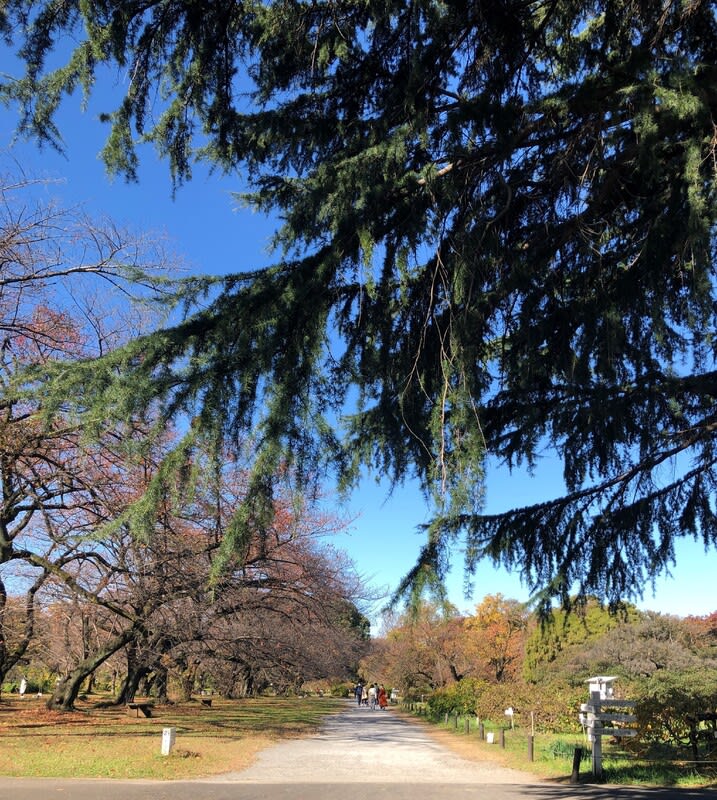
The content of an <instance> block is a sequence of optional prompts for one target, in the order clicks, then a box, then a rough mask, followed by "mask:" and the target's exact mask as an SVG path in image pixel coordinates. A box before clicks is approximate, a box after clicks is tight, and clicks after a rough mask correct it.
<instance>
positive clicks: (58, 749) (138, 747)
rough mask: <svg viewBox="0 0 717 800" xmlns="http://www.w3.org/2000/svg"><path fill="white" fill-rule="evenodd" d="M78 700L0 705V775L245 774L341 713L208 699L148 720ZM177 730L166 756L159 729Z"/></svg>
mask: <svg viewBox="0 0 717 800" xmlns="http://www.w3.org/2000/svg"><path fill="white" fill-rule="evenodd" d="M101 699H102V698H99V697H90V698H89V699H88V700H86V701H78V703H77V711H75V712H73V713H59V712H51V711H48V710H47V709H46V708H45V702H44V698H35V697H25V698H23V699H22V700H21V699H20V698H19V697H16V696H8V695H4V696H3V697H2V699H0V775H4V776H11V777H38V778H41V777H42V778H44V777H72V778H148V779H158V780H173V779H174V780H176V779H183V778H198V777H204V776H207V775H216V774H219V773H222V772H232V771H234V770H239V769H243V768H245V767H246V766H248V765H249V764H251V763H252V761H253V760H254V758H255V756H256V754H257V753H258V752H259V751H260V750H262V749H263V748H265V747H267V746H268V745H270V744H272V743H273V742H275V741H277V740H279V739H282V738H288V737H295V736H303V735H306V734H308V733H311V732H313V731H315V730H316V729H317V728H318V726H319V725H320V723H321V720H322V719H323V718H324V717H325V716H326V715H327V714H331V713H334V712H337V711H339V710H341V709H343V708H344V707H345V705H344V703H343V702H342V701H339V700H335V699H332V698H318V697H311V698H298V697H297V698H279V697H270V698H257V699H254V698H252V699H247V700H222V699H220V698H213V702H212V705H211V707H210V708H208V707H206V706H204V705H201V704H200V703H199V702H198V701H197V702H192V703H185V704H181V705H180V704H175V705H168V706H154V708H153V710H152V717H150V718H146V717H142V716H140V717H139V718H138V717H137V716H136V714H135V712H134V711H132V712H130V713H128V712H127V711H126V710H125V709H124V707H123V708H99V707H97V703H98V701H100V700H101ZM168 727H173V728H176V743H175V747H174V749H173V751H172V753H171V754H170V755H169V756H163V755H162V754H161V748H162V731H163V729H164V728H168Z"/></svg>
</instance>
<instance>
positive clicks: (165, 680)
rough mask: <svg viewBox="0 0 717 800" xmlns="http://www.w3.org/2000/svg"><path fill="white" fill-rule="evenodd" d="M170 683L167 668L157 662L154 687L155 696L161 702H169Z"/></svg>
mask: <svg viewBox="0 0 717 800" xmlns="http://www.w3.org/2000/svg"><path fill="white" fill-rule="evenodd" d="M168 684H169V676H168V673H167V670H166V668H165V667H163V666H161V665H159V664H157V665H156V666H155V671H154V687H155V697H156V698H157V702H158V703H160V704H165V703H168V702H169V694H168Z"/></svg>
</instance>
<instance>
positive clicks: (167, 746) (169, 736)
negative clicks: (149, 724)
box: [162, 728, 177, 756]
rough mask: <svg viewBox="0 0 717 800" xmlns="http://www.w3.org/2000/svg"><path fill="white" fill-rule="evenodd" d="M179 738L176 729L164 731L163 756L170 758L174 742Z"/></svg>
mask: <svg viewBox="0 0 717 800" xmlns="http://www.w3.org/2000/svg"><path fill="white" fill-rule="evenodd" d="M176 737H177V729H176V728H163V729H162V755H163V756H168V755H169V754H170V753H171V752H172V748H173V747H174V740H175V739H176Z"/></svg>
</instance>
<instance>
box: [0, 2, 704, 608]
mask: <svg viewBox="0 0 717 800" xmlns="http://www.w3.org/2000/svg"><path fill="white" fill-rule="evenodd" d="M0 27H1V30H2V32H3V34H4V36H5V39H6V41H7V42H8V43H9V44H13V45H14V46H15V47H16V48H17V52H18V54H19V56H20V59H21V61H22V62H23V63H24V65H25V67H26V71H25V74H24V75H21V76H17V77H16V78H13V79H10V78H6V79H4V80H3V86H2V95H1V96H2V97H3V99H4V100H5V101H6V102H8V103H16V104H17V107H18V108H19V112H20V116H19V119H20V129H21V130H22V131H23V132H25V133H28V134H31V135H35V136H38V137H39V138H40V140H42V141H45V142H51V143H53V144H55V145H58V146H61V132H60V131H59V130H58V128H57V127H56V124H55V112H56V111H57V109H58V107H59V105H60V103H61V102H62V100H63V98H65V96H66V95H70V94H72V93H73V92H74V91H75V90H77V89H78V88H81V89H82V91H83V92H85V93H91V92H92V91H93V88H94V84H95V80H96V79H98V76H101V75H102V74H105V73H104V70H105V68H106V65H109V66H112V67H115V68H116V69H117V70H118V75H119V76H120V79H121V82H123V92H124V93H123V95H122V96H121V97H117V102H116V104H115V105H114V106H113V107H109V108H108V109H107V113H106V115H105V117H104V120H105V122H107V124H108V125H109V129H108V130H109V133H108V138H107V146H106V148H105V150H104V158H105V160H106V162H107V165H108V168H109V169H110V170H111V171H113V172H117V173H122V174H124V175H126V176H127V177H128V178H130V179H132V178H135V177H136V174H137V163H138V161H137V159H138V157H139V154H141V150H140V149H138V145H139V144H141V143H143V142H150V143H153V144H154V145H155V146H156V147H157V149H158V151H159V153H160V154H161V155H162V156H164V157H166V159H167V161H168V163H169V168H170V172H171V176H172V179H173V181H174V183H175V184H176V185H180V184H181V183H182V182H183V181H185V180H187V179H189V178H191V171H192V166H193V164H195V163H196V162H197V161H198V160H209V161H210V162H211V163H212V164H213V165H215V166H216V167H217V168H219V169H221V170H225V171H226V172H228V173H234V172H236V173H237V174H240V175H241V176H242V178H243V180H245V181H246V182H247V184H248V186H249V189H248V191H247V192H246V194H245V197H244V199H245V200H246V202H247V203H248V204H249V205H251V206H253V207H255V208H258V209H260V210H262V211H271V212H273V213H275V214H276V215H277V217H278V218H280V219H281V220H282V223H281V227H280V228H279V230H278V231H277V234H276V245H277V251H276V252H277V260H276V263H275V265H274V266H273V267H271V268H268V269H263V270H260V271H256V272H252V273H245V274H237V275H232V276H230V277H228V278H226V279H223V280H221V281H214V282H213V283H212V282H211V281H208V282H205V283H203V282H201V281H195V282H193V283H191V282H190V284H189V285H188V287H187V289H186V292H185V294H184V295H183V299H184V300H187V301H188V303H189V305H188V306H187V308H188V311H187V315H186V318H185V319H184V320H183V321H182V322H181V323H179V324H177V325H176V326H174V327H172V328H169V329H165V330H161V331H159V332H157V333H155V334H152V335H149V336H146V337H143V338H141V339H138V340H136V341H134V342H133V343H131V344H130V345H129V346H127V347H126V348H124V349H121V350H117V351H116V352H114V353H113V354H110V355H108V356H106V357H105V358H104V359H102V360H101V361H100V362H99V363H91V364H80V365H79V366H78V368H77V369H76V370H74V371H67V370H66V369H63V370H62V371H58V372H57V373H55V374H52V373H50V374H49V375H48V376H47V380H46V381H44V382H43V383H42V385H41V386H40V391H43V392H44V402H45V404H46V405H47V407H51V405H52V403H53V402H56V403H60V402H65V401H66V399H67V398H68V397H71V398H75V400H76V403H77V407H78V408H79V409H81V410H82V411H84V412H85V413H86V414H88V415H89V416H90V418H91V419H97V420H99V419H104V418H106V417H110V418H111V417H112V416H114V415H118V416H120V417H122V416H127V415H131V414H139V413H141V412H142V411H143V410H144V409H146V408H148V407H150V406H152V407H155V408H157V409H159V412H160V413H161V414H162V415H163V416H164V418H165V419H169V418H171V417H176V416H177V415H179V414H186V415H187V416H188V417H189V418H191V419H192V420H193V421H194V422H193V427H192V432H193V433H191V434H190V437H191V435H199V432H200V431H202V432H205V433H206V432H207V431H211V432H212V435H215V436H217V437H221V438H224V439H229V440H232V439H233V440H238V439H239V438H240V435H241V434H242V433H243V432H244V431H246V430H252V431H253V435H254V437H255V442H256V446H255V454H256V463H255V470H254V477H253V481H254V486H253V491H252V492H250V493H249V495H248V497H249V498H250V501H249V502H251V503H252V506H251V507H247V508H244V509H242V510H240V512H239V514H238V517H237V525H236V526H235V538H237V539H240V538H241V534H240V531H241V528H242V525H247V524H248V521H249V520H256V519H260V518H261V511H260V505H261V503H260V502H259V501H260V500H261V499H262V498H265V499H268V498H269V496H270V495H271V490H272V486H271V484H272V481H273V480H274V476H276V474H277V473H278V471H279V468H280V466H281V467H282V468H286V467H290V468H291V472H292V474H293V475H294V476H296V478H297V479H298V480H299V481H301V482H302V483H303V484H305V485H307V484H309V483H311V481H314V480H319V479H320V478H321V476H322V474H323V470H324V469H326V468H331V469H334V470H335V472H336V474H337V475H338V476H339V478H340V480H341V481H342V482H343V483H344V484H345V485H347V486H350V485H353V484H354V483H355V482H356V480H357V479H358V476H359V474H360V472H361V469H362V468H364V467H370V468H372V469H374V470H376V471H378V472H379V473H381V474H385V475H387V476H389V477H390V479H391V480H393V481H395V482H401V481H403V480H405V479H418V480H419V481H420V482H421V484H422V486H423V487H424V489H425V490H426V492H427V494H428V495H429V496H431V497H433V498H434V499H435V502H436V506H435V517H434V521H433V523H432V524H431V525H430V526H429V528H428V540H427V544H426V546H425V548H424V549H423V552H422V554H421V556H420V561H419V564H418V565H417V568H416V570H415V571H414V572H413V573H412V574H411V575H410V576H409V578H410V579H411V580H413V581H414V583H415V581H416V580H418V581H419V584H420V580H421V578H422V577H425V576H431V575H435V574H438V575H440V574H441V572H442V570H444V569H445V565H446V559H447V558H448V555H449V553H450V552H451V549H452V545H454V544H455V543H456V542H457V541H463V542H464V543H465V545H466V552H467V566H468V568H469V569H470V568H471V567H472V566H474V565H475V563H476V562H477V560H478V559H481V558H485V557H487V558H490V559H493V560H494V561H496V562H502V563H503V564H504V565H505V566H507V567H508V568H509V569H516V570H519V571H520V572H521V573H522V575H523V577H524V578H525V579H526V581H527V582H528V584H529V585H530V586H531V587H532V588H533V589H536V590H541V591H542V592H543V598H544V601H545V602H546V603H549V602H550V599H551V598H553V597H556V596H557V597H560V598H562V599H563V600H566V599H567V598H568V597H569V596H570V593H571V592H573V591H574V590H575V589H576V588H577V590H578V594H583V595H584V594H587V593H592V594H595V595H598V596H600V597H603V598H607V599H608V600H609V601H611V602H617V601H618V600H619V599H620V598H623V597H630V596H634V595H635V593H639V592H640V591H641V588H642V586H643V585H644V583H645V581H646V580H649V579H650V578H651V577H654V576H655V575H657V574H659V573H660V572H661V571H663V570H665V569H666V568H668V567H669V566H670V564H671V563H672V562H673V560H674V544H675V541H676V539H678V538H679V537H681V536H695V537H701V538H702V539H703V540H704V543H705V546H706V547H711V546H713V545H714V544H715V541H716V539H717V527H716V525H715V523H716V520H715V509H714V498H713V492H714V482H715V477H716V474H715V458H716V457H717V456H716V455H715V449H714V430H715V425H716V424H717V416H716V414H715V404H714V395H715V392H717V372H716V371H715V352H714V344H713V341H714V336H713V332H714V325H715V287H714V265H713V261H714V225H715V215H716V207H715V196H716V195H715V145H716V143H717V135H716V134H715V131H716V130H717V127H716V126H715V111H716V110H717V67H716V66H715V64H717V19H716V17H715V4H714V3H713V2H707V1H706V0H659V2H658V0H595V1H594V2H588V1H587V0H535V2H525V0H503V1H502V2H498V3H496V2H490V3H483V2H471V3H467V2H460V1H459V2H451V3H443V2H429V1H428V0H412V2H406V1H405V0H362V2H344V0H327V1H325V2H315V0H312V1H311V2H300V1H299V0H280V1H278V2H263V3H261V2H257V1H256V0H247V1H246V2H241V1H240V0H236V1H235V2H223V3H217V4H211V5H208V4H206V3H202V2H200V0H181V2H180V0H148V1H147V2H143V3H134V2H125V3H113V2H109V1H108V0H104V1H103V2H93V3H81V2H78V0H65V1H64V2H62V3H57V2H54V0H52V1H51V0H36V1H35V2H32V0H7V2H5V3H4V4H3V7H2V10H0ZM70 33H71V34H72V41H73V42H76V43H77V45H76V47H75V48H74V50H72V51H71V52H68V51H67V42H68V41H69V36H68V35H69V34H70ZM58 53H59V54H60V55H61V56H65V57H66V58H64V59H63V65H62V66H60V67H59V68H56V69H50V68H49V67H48V65H49V64H52V65H53V66H54V65H55V64H56V63H57V55H58ZM210 285H211V291H210V293H209V295H208V298H207V299H206V300H205V302H204V304H203V305H202V306H201V307H197V306H194V305H192V302H191V301H192V300H193V299H196V298H197V297H198V296H199V293H200V291H201V290H203V289H208V288H209V287H210ZM192 292H194V293H195V294H194V295H192ZM544 449H550V450H552V451H554V452H556V453H557V454H558V455H559V456H560V457H561V458H562V461H563V463H564V476H565V482H566V487H567V493H566V494H565V496H562V497H559V498H557V499H550V500H546V501H545V502H544V503H541V504H538V505H535V506H531V507H528V508H516V509H514V510H511V511H509V512H507V513H503V514H498V515H485V514H484V513H482V496H483V495H482V488H483V485H484V479H485V476H484V470H483V465H484V458H485V455H486V453H489V454H492V455H495V456H496V457H497V458H498V459H499V460H503V461H505V462H506V463H507V464H508V465H510V466H514V465H516V464H527V465H528V466H529V467H533V466H534V465H535V463H536V460H537V459H538V457H539V455H540V453H541V452H542V451H543V450H544ZM178 460H179V461H181V458H180V459H178ZM251 498H253V499H251ZM267 507H268V504H267ZM231 538H232V537H228V540H231Z"/></svg>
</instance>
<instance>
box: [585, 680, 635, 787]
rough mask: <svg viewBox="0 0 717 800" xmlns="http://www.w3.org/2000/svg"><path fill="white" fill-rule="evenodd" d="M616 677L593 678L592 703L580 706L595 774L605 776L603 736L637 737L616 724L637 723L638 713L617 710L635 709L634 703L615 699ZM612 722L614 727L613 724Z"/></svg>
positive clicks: (591, 681) (598, 776) (590, 682)
mask: <svg viewBox="0 0 717 800" xmlns="http://www.w3.org/2000/svg"><path fill="white" fill-rule="evenodd" d="M614 680H615V678H612V677H597V678H590V679H589V680H588V681H587V682H588V683H589V684H590V702H589V703H582V704H581V706H580V722H581V723H582V724H583V726H584V727H585V728H586V729H587V734H588V741H589V742H591V743H592V772H593V775H594V776H595V777H596V778H600V777H602V737H603V736H616V737H624V736H635V734H636V733H637V731H635V730H634V729H632V728H616V727H614V723H616V722H617V723H628V722H635V719H636V717H635V715H634V714H626V713H624V712H620V711H615V710H614V709H621V708H633V707H634V705H635V701H634V700H616V699H614V698H613V697H612V682H613V681H614ZM606 723H607V724H606ZM611 723H612V725H611Z"/></svg>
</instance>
